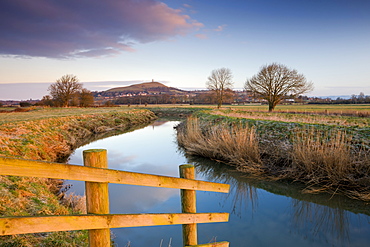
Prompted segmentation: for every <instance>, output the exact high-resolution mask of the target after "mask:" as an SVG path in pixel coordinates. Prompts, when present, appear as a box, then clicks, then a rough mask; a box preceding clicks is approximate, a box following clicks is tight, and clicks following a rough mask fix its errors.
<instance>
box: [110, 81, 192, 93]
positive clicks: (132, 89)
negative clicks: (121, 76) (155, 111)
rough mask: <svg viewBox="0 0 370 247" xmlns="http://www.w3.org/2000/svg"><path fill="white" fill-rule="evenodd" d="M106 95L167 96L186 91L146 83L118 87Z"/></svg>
mask: <svg viewBox="0 0 370 247" xmlns="http://www.w3.org/2000/svg"><path fill="white" fill-rule="evenodd" d="M105 93H107V94H109V93H120V94H134V95H136V94H139V93H144V94H160V93H167V94H184V93H186V91H183V90H181V89H177V88H174V87H167V86H166V85H164V84H162V83H159V82H144V83H140V84H134V85H130V86H126V87H116V88H111V89H109V90H107V91H105Z"/></svg>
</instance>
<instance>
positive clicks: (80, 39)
mask: <svg viewBox="0 0 370 247" xmlns="http://www.w3.org/2000/svg"><path fill="white" fill-rule="evenodd" d="M0 23H2V24H0V34H1V39H0V54H1V55H21V56H41V57H56V58H63V57H76V56H103V55H112V54H117V53H121V52H124V51H133V50H134V48H133V44H135V43H147V42H152V41H156V40H166V39H170V38H173V37H175V36H178V35H186V34H188V33H189V32H192V31H194V30H198V29H199V28H201V27H203V24H202V23H199V22H198V21H196V20H194V19H192V18H191V17H190V16H188V15H185V14H184V13H183V12H182V11H181V10H179V9H173V8H170V7H169V6H167V5H166V4H164V3H162V2H158V1H155V0H105V1H101V0H79V1H76V0H63V1H59V0H32V1H23V0H4V1H1V2H0Z"/></svg>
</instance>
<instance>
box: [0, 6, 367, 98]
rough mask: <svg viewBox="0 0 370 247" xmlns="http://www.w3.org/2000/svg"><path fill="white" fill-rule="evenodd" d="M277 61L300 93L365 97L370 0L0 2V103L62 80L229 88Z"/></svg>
mask: <svg viewBox="0 0 370 247" xmlns="http://www.w3.org/2000/svg"><path fill="white" fill-rule="evenodd" d="M271 63H280V64H284V65H286V66H287V67H289V68H291V69H296V70H297V71H298V72H299V73H302V74H304V75H305V77H306V78H307V80H308V81H311V82H313V84H314V87H315V89H314V90H313V91H312V92H310V93H308V94H307V95H309V96H333V95H352V94H357V95H358V94H359V93H360V92H363V93H365V94H366V95H370V1H369V0H228V1H226V0H162V1H156V0H105V1H101V0H78V1H77V0H63V1H60V0H32V1H24V0H1V1H0V99H3V100H7V99H15V100H24V99H41V98H42V96H43V95H46V94H48V91H47V88H48V86H49V85H50V84H51V83H53V82H55V81H56V80H57V79H58V78H60V77H62V76H63V75H65V74H73V75H76V76H77V77H78V78H79V80H80V82H82V83H83V85H84V87H86V88H87V89H89V90H93V91H95V90H98V91H101V90H106V89H109V88H112V87H117V86H125V85H130V84H135V83H141V82H147V81H151V80H152V79H154V80H155V81H159V82H162V83H164V84H165V85H167V86H171V87H177V88H181V89H204V88H205V87H206V81H207V77H208V76H209V75H210V74H211V72H212V70H214V69H218V68H222V67H225V68H229V69H230V70H231V71H232V73H233V81H234V88H235V89H243V87H244V84H245V81H246V80H247V79H248V78H250V77H252V76H253V75H255V74H257V73H258V72H259V70H260V69H261V67H262V66H264V65H267V64H271Z"/></svg>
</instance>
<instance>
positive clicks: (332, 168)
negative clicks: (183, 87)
mask: <svg viewBox="0 0 370 247" xmlns="http://www.w3.org/2000/svg"><path fill="white" fill-rule="evenodd" d="M177 130H178V132H177V140H178V144H179V146H180V147H181V148H183V150H184V151H185V152H186V153H187V154H190V155H197V156H203V157H208V158H211V159H214V160H218V161H222V162H225V163H228V164H230V165H233V166H236V167H237V169H238V170H240V171H243V172H246V173H249V174H250V175H254V176H259V177H261V178H264V179H277V180H278V179H289V180H293V181H300V182H304V183H306V184H307V185H308V187H307V189H306V192H311V193H312V192H319V191H331V192H335V193H337V192H341V193H344V194H347V195H349V196H351V197H356V198H359V199H362V200H370V173H369V171H370V161H369V151H368V150H367V151H366V150H363V149H359V148H358V147H356V148H354V147H353V146H352V145H351V137H350V136H349V135H348V134H347V133H346V132H345V131H343V130H340V129H331V130H322V129H315V128H314V127H300V128H295V129H294V130H293V131H292V132H293V133H286V135H285V138H281V137H279V138H275V137H274V136H273V135H269V134H268V133H261V132H258V131H257V129H256V127H255V126H249V125H248V124H244V125H243V124H241V123H232V122H228V123H224V122H219V123H214V122H210V121H205V120H200V119H199V118H195V117H191V118H188V120H187V121H186V122H185V123H184V124H182V125H180V126H179V127H178V128H177ZM265 131H266V130H265Z"/></svg>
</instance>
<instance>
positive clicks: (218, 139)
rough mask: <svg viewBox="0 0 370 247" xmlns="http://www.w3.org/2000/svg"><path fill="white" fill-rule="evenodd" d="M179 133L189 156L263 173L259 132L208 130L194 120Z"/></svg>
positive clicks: (224, 128) (237, 128)
mask: <svg viewBox="0 0 370 247" xmlns="http://www.w3.org/2000/svg"><path fill="white" fill-rule="evenodd" d="M184 128H185V129H186V130H185V131H179V132H178V141H179V143H180V145H181V146H182V147H184V148H185V149H186V152H187V153H188V154H192V155H199V156H204V157H209V158H211V159H215V160H222V161H225V162H228V163H230V164H234V165H237V166H245V167H247V168H248V169H249V170H250V171H251V172H252V171H253V172H257V171H258V172H261V171H262V170H261V164H262V163H261V158H260V151H259V145H258V140H257V138H256V131H255V128H253V127H252V128H248V127H243V126H241V125H234V126H227V125H215V126H212V127H210V128H209V129H207V130H205V128H202V127H201V126H200V123H199V120H198V118H192V117H190V118H189V119H188V121H187V124H186V126H185V127H184Z"/></svg>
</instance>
